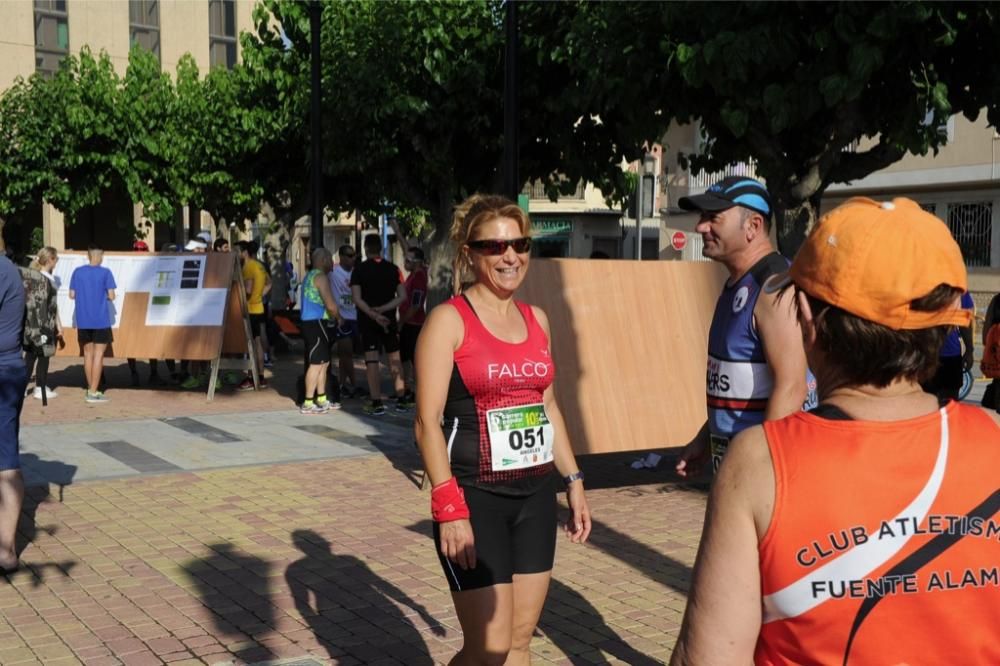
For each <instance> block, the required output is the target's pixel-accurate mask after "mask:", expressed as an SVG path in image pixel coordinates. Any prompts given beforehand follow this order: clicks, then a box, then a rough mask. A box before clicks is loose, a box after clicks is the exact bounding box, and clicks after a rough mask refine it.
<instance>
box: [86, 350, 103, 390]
mask: <svg viewBox="0 0 1000 666" xmlns="http://www.w3.org/2000/svg"><path fill="white" fill-rule="evenodd" d="M93 355H94V343H93V342H88V343H86V344H84V345H83V375H84V378H85V379H86V382H87V393H90V387H91V386H92V385H93V383H92V382H91V381H90V369H91V367H92V366H93V363H91V361H90V358H91V356H93ZM98 381H100V380H98Z"/></svg>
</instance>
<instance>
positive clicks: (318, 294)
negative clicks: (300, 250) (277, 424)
mask: <svg viewBox="0 0 1000 666" xmlns="http://www.w3.org/2000/svg"><path fill="white" fill-rule="evenodd" d="M311 259H312V269H311V270H310V271H309V272H308V273H306V277H305V279H304V280H303V281H302V339H303V341H304V342H305V345H306V362H307V366H306V372H305V380H304V381H305V399H304V400H303V402H302V405H301V409H300V410H299V411H300V412H301V413H302V414H325V413H326V412H328V411H330V410H331V409H340V401H339V400H337V399H336V398H334V399H333V400H330V399H328V398H327V395H326V383H327V376H326V375H327V366H328V365H329V364H330V349H331V347H333V338H332V337H331V336H330V332H331V328H333V329H336V327H337V325H338V324H340V323H341V322H342V320H341V317H340V311H339V309H338V308H337V303H336V301H335V300H334V298H333V291H332V290H331V289H330V280H329V278H328V277H327V274H328V273H329V272H330V270H331V269H332V268H333V256H332V255H331V254H330V251H329V250H327V249H326V248H324V247H319V248H316V249H315V250H313V252H312V256H311ZM327 322H332V323H333V326H332V327H331V326H327Z"/></svg>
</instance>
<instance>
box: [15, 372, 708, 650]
mask: <svg viewBox="0 0 1000 666" xmlns="http://www.w3.org/2000/svg"><path fill="white" fill-rule="evenodd" d="M113 372H114V370H113ZM117 372H119V373H121V372H124V370H123V369H118V370H117ZM125 377H127V372H125ZM109 381H110V380H109ZM58 386H59V391H60V396H59V398H57V399H56V400H53V401H52V402H51V403H50V406H49V407H48V408H46V409H44V410H42V409H41V408H40V405H38V402H39V401H30V400H29V401H28V404H27V406H26V422H27V423H32V422H33V423H39V424H40V423H52V422H53V421H60V420H63V421H72V420H77V421H89V422H91V423H93V421H94V416H96V415H101V416H103V417H104V418H103V419H102V421H110V420H113V419H116V418H121V417H122V416H124V415H128V416H132V417H146V418H149V417H163V416H164V404H165V400H164V394H163V392H160V391H146V390H135V391H129V390H125V389H123V390H121V391H116V392H115V393H118V395H119V397H120V398H121V399H119V400H116V401H115V404H117V405H120V407H116V408H115V409H118V410H120V411H117V412H109V411H104V412H97V411H96V410H95V409H94V408H92V407H89V406H87V405H85V403H83V401H82V399H81V400H71V399H70V400H67V401H66V402H63V399H64V397H70V398H71V397H72V395H73V391H74V390H75V389H71V388H65V390H64V387H63V386H62V385H61V384H60V385H58ZM287 390H288V389H287V388H286V389H285V390H282V389H281V388H280V387H279V388H278V389H277V390H275V389H271V390H270V391H265V392H261V393H260V394H255V395H249V396H248V395H239V396H231V397H232V398H233V399H234V400H235V399H237V398H238V399H239V400H240V401H241V402H239V403H238V404H239V406H240V407H241V408H245V409H247V410H248V411H254V410H258V412H259V411H260V410H266V409H278V408H282V409H285V410H287V409H288V406H289V402H288V397H287V395H285V393H287ZM166 395H168V396H169V403H168V404H169V411H170V413H171V414H175V415H178V416H190V415H192V414H206V413H209V414H210V413H220V412H227V411H228V412H232V411H233V408H234V407H233V404H236V403H230V404H228V406H227V405H226V404H225V403H219V402H217V403H205V401H204V394H196V393H181V392H170V393H168V394H166ZM112 396H114V393H112ZM70 403H72V404H70ZM111 406H113V405H107V406H101V407H111ZM67 412H69V413H68V414H67ZM50 415H51V417H50ZM233 416H235V417H238V415H233ZM53 417H54V418H53ZM220 422H221V421H220ZM309 423H315V424H317V425H323V424H331V423H333V422H332V421H324V420H322V418H317V419H315V420H313V421H309ZM339 423H340V424H339V425H337V426H336V427H337V428H343V429H346V426H344V425H343V422H339ZM126 425H127V424H126ZM135 425H136V426H137V427H138V426H139V425H140V422H138V421H137V422H136V423H135ZM29 427H30V426H29ZM109 427H110V425H109ZM133 434H134V436H133V437H129V438H127V439H128V441H131V442H133V443H134V444H141V443H142V439H141V438H142V436H143V433H141V432H139V433H133ZM360 434H363V433H360V432H359V435H360ZM303 436H306V435H303ZM354 437H355V438H358V435H355V436H354ZM344 439H350V437H348V436H346V435H345V436H344ZM244 444H246V443H245V442H240V441H237V442H233V443H230V444H227V446H234V447H239V446H241V445H244ZM207 445H208V444H207V443H206V446H207ZM274 446H276V447H293V448H294V447H295V446H296V441H295V439H294V438H292V439H285V440H283V441H276V442H275V443H274ZM634 457H635V456H634V455H632V456H626V455H611V456H597V457H588V458H584V459H582V460H581V463H582V465H583V467H584V469H585V471H586V472H587V479H588V485H589V487H590V490H589V492H588V494H589V498H590V502H591V505H592V507H593V510H594V515H595V525H594V533H593V535H592V538H591V543H589V544H588V545H586V546H583V547H579V546H574V545H572V544H570V543H568V541H566V540H565V537H564V536H562V535H560V538H559V546H558V548H557V554H556V566H555V570H554V576H553V581H552V587H551V589H550V593H549V597H548V600H547V602H546V605H545V611H544V613H543V616H542V619H541V622H540V626H539V631H538V633H537V635H536V637H535V639H534V641H533V642H532V652H533V658H534V663H538V664H569V663H572V664H590V663H593V664H605V663H613V664H640V665H641V664H656V663H663V662H665V661H666V660H667V659H668V658H669V655H670V651H671V648H672V646H673V643H674V641H675V639H676V634H677V631H678V629H679V625H680V619H681V614H682V612H683V608H684V603H685V595H684V591H685V590H686V588H687V586H688V582H689V577H690V566H691V564H692V563H693V560H694V555H695V552H696V548H697V542H698V538H699V536H700V531H701V522H702V516H703V513H704V504H705V492H704V487H703V486H702V485H695V486H691V485H685V484H679V483H678V482H677V479H676V478H674V477H672V475H671V473H670V471H669V469H670V467H671V464H670V461H669V458H665V459H664V461H663V462H662V463H661V464H660V466H659V467H658V468H657V469H655V470H638V471H637V470H632V469H630V468H629V467H628V462H630V460H631V459H632V458H634ZM418 470H419V459H418V458H417V456H416V454H415V453H414V452H413V451H412V449H410V448H409V447H405V448H399V447H397V448H388V449H383V450H382V451H362V452H360V453H359V455H357V456H355V457H343V458H337V459H329V460H321V461H309V462H293V463H285V464H266V465H259V466H250V467H238V468H227V469H211V470H207V469H206V470H199V471H179V472H167V473H160V474H142V475H137V476H132V477H129V478H118V479H112V480H95V481H83V482H75V483H72V484H71V485H66V486H63V487H59V486H57V485H55V484H52V485H49V486H36V487H32V488H30V489H29V490H28V497H27V498H26V502H25V510H24V516H23V518H22V525H21V527H22V533H23V534H22V535H23V541H24V542H25V543H27V544H28V545H27V547H26V548H25V550H24V551H23V553H22V561H23V564H24V566H23V567H22V569H21V570H20V571H19V572H17V573H15V574H13V575H11V576H10V577H8V579H6V582H5V580H4V579H0V664H4V665H8V664H10V665H15V664H17V665H20V664H25V665H27V664H45V665H49V664H54V665H62V664H67V665H68V664H79V663H83V664H96V665H98V666H100V665H104V664H126V665H129V666H131V665H133V664H135V665H141V664H184V665H187V664H256V663H286V660H287V663H303V664H304V663H307V661H306V660H308V659H312V660H314V661H313V662H311V663H320V664H323V663H331V664H406V665H410V664H432V663H434V664H437V663H447V661H448V659H449V658H450V657H451V656H452V655H453V654H454V653H455V652H456V650H457V649H458V648H459V647H460V645H461V631H460V628H459V625H458V621H457V618H456V617H455V614H454V612H453V610H452V608H451V602H450V596H449V593H448V590H447V585H446V583H445V580H444V576H443V574H442V573H441V571H440V568H439V565H438V562H437V558H436V556H435V554H434V549H433V543H432V541H431V539H430V521H429V497H428V493H427V492H426V491H420V490H419V488H418V476H419V471H418ZM564 514H565V512H564Z"/></svg>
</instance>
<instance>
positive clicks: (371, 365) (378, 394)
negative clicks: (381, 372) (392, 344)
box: [365, 351, 382, 400]
mask: <svg viewBox="0 0 1000 666" xmlns="http://www.w3.org/2000/svg"><path fill="white" fill-rule="evenodd" d="M365 374H366V375H367V376H368V393H369V394H370V396H371V399H372V400H381V399H382V385H381V382H380V381H379V376H378V352H377V351H374V352H371V351H369V352H365Z"/></svg>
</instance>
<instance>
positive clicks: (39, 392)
mask: <svg viewBox="0 0 1000 666" xmlns="http://www.w3.org/2000/svg"><path fill="white" fill-rule="evenodd" d="M32 395H33V396H34V397H35V398H37V399H38V400H41V399H42V387H41V386H36V387H35V390H34V391H33V392H32ZM45 397H46V398H58V397H59V394H58V393H56V392H55V391H53V390H52V389H50V388H46V389H45Z"/></svg>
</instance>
